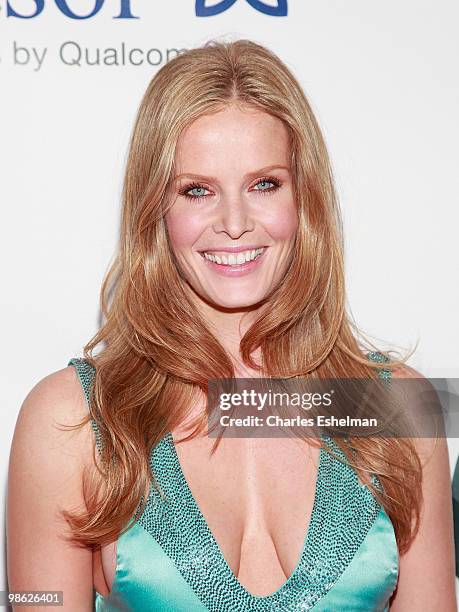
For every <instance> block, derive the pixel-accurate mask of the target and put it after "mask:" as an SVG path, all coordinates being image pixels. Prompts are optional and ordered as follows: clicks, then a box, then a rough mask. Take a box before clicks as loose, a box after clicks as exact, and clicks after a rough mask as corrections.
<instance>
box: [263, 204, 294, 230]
mask: <svg viewBox="0 0 459 612" xmlns="http://www.w3.org/2000/svg"><path fill="white" fill-rule="evenodd" d="M264 226H265V228H266V229H267V230H268V232H269V234H270V235H271V236H272V238H274V239H275V240H291V239H292V238H293V237H294V236H295V234H296V230H297V228H298V215H297V211H296V207H295V204H294V202H293V200H291V199H289V198H286V199H282V200H280V201H279V202H277V204H276V206H275V207H273V208H272V209H271V210H269V212H267V213H266V215H265V219H264Z"/></svg>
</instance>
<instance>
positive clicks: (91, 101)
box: [0, 0, 459, 588]
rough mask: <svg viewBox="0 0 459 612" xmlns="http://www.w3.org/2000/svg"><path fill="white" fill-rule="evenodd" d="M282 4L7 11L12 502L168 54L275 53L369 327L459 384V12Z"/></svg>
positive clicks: (4, 117)
mask: <svg viewBox="0 0 459 612" xmlns="http://www.w3.org/2000/svg"><path fill="white" fill-rule="evenodd" d="M224 2H226V4H227V5H229V4H230V1H228V0H224ZM200 4H206V6H208V7H212V6H215V5H219V6H220V8H222V7H223V4H222V3H221V1H217V0H213V1H208V2H207V3H204V2H201V3H200ZM277 4H278V3H277V1H274V0H263V3H262V2H260V1H258V2H257V0H251V1H249V0H237V1H235V2H233V4H232V5H231V6H228V8H227V9H226V10H224V11H223V12H220V13H219V14H216V15H214V16H198V15H197V14H196V2H195V0H167V1H166V0H163V1H161V2H160V1H159V0H155V1H154V2H152V1H150V2H149V1H146V0H105V1H104V0H98V2H96V0H67V2H65V1H64V0H9V2H7V1H6V0H0V92H1V95H0V111H1V112H0V122H1V136H0V156H1V157H0V172H1V181H0V190H1V191H0V194H1V204H2V206H1V214H2V223H1V229H2V240H1V241H0V249H1V252H0V256H1V259H0V261H1V266H2V290H1V309H2V312H1V319H0V320H1V322H2V334H1V336H2V338H3V343H4V344H3V347H4V348H3V351H2V353H3V356H2V359H3V362H2V367H1V368H0V376H1V380H0V382H1V390H2V396H3V406H2V426H1V437H2V438H1V445H0V465H1V472H0V478H1V479H2V484H1V486H2V487H3V489H2V491H6V475H7V464H8V455H9V447H10V442H11V437H12V434H13V429H14V424H15V421H16V417H17V413H18V410H19V408H20V405H21V403H22V401H23V399H24V397H25V395H26V394H27V393H28V391H29V390H30V389H31V388H32V386H33V385H34V384H35V383H36V382H38V380H39V379H41V378H42V377H44V376H46V375H47V374H49V373H50V372H52V371H55V370H57V369H60V368H63V367H65V366H66V365H67V361H68V360H69V359H70V357H72V356H78V355H81V350H82V346H83V345H84V344H85V343H86V342H87V340H88V339H89V338H90V337H91V336H92V335H93V333H94V332H95V331H96V328H97V322H98V300H99V289H100V284H101V281H102V278H103V276H104V273H105V271H106V269H107V267H108V264H109V262H110V259H111V257H112V255H113V253H114V249H115V244H116V239H117V231H118V219H119V209H120V191H121V181H122V173H123V166H124V161H125V156H126V151H127V144H128V138H129V135H130V131H131V128H132V125H133V121H134V117H135V113H136V109H137V107H138V104H139V102H140V99H141V96H142V95H143V92H144V90H145V88H146V86H147V84H148V82H149V81H150V79H151V78H152V76H153V75H154V74H155V72H156V71H157V69H158V68H159V67H160V66H162V65H164V63H166V62H167V60H168V57H173V56H174V55H175V54H176V53H177V50H179V49H186V48H190V47H194V46H198V45H201V44H203V43H205V42H206V41H207V40H209V39H211V38H225V39H228V38H229V39H235V38H251V39H253V40H255V41H257V42H260V43H263V44H265V45H267V46H268V47H270V48H271V49H272V50H273V51H275V52H276V53H278V54H279V55H280V56H281V58H282V59H283V60H284V61H285V62H286V63H287V64H288V66H289V67H290V68H291V69H292V70H293V71H294V73H295V74H296V75H297V77H298V78H299V79H300V81H301V83H302V84H303V86H304V89H305V91H306V93H307V95H308V97H309V99H310V101H311V104H312V106H313V108H314V110H315V112H316V115H317V117H318V120H319V122H320V124H321V126H322V129H323V132H324V135H325V138H326V141H327V143H328V146H329V150H330V154H331V158H332V163H333V167H334V170H335V175H336V180H337V187H338V192H339V196H340V201H341V206H342V210H343V216H344V223H345V232H346V253H345V255H346V266H347V283H348V301H349V304H350V306H351V311H352V313H353V315H354V317H355V320H356V322H357V323H358V324H359V325H360V327H361V328H362V329H363V330H364V331H365V332H367V333H368V334H370V335H371V337H373V339H375V341H377V342H378V343H379V346H381V347H385V346H388V345H389V346H394V345H395V346H397V347H401V348H408V347H410V346H412V345H413V344H414V343H415V341H416V340H417V339H419V341H420V344H419V348H418V350H417V352H416V353H415V355H414V356H413V357H412V358H411V361H410V364H411V365H412V366H413V367H415V368H416V369H418V370H420V371H421V372H422V373H423V374H424V375H426V376H431V377H457V376H458V375H459V323H458V312H459V286H458V285H459V283H458V278H459V274H458V272H459V264H458V261H459V257H458V247H457V245H458V221H459V213H458V210H459V206H458V205H459V197H458V196H459V178H458V172H457V168H458V144H457V143H458V142H459V121H458V114H457V109H458V101H459V79H458V72H459V71H458V57H459V38H458V36H457V23H458V20H459V5H458V4H457V2H455V1H453V0H441V1H440V2H431V1H430V2H427V1H425V0H404V2H400V1H399V0H397V1H395V0H385V1H384V2H382V1H379V2H376V1H370V2H369V1H368V0H347V1H346V2H343V1H342V0H329V1H327V2H325V1H324V0H288V2H287V3H286V4H288V15H287V16H275V15H268V14H266V13H264V12H262V10H260V8H263V7H268V9H266V8H265V10H269V7H271V9H273V7H275V5H277ZM280 4H282V3H280ZM261 5H263V6H261ZM257 7H258V8H257ZM95 8H96V9H100V10H98V12H97V13H96V14H94V15H93V16H92V17H89V18H87V19H76V18H72V17H71V16H69V15H66V14H65V12H67V13H70V14H71V13H72V12H73V13H76V12H78V15H79V16H85V15H89V14H90V13H92V12H94V9H95ZM13 11H15V12H16V13H17V14H21V15H24V16H26V15H29V16H31V17H30V18H19V17H15V16H14V15H13V14H12V13H13ZM35 13H36V15H35ZM130 14H132V16H135V17H138V18H129V15H130ZM33 15H35V16H33ZM119 15H121V17H122V18H114V17H117V16H119ZM134 49H137V50H134ZM97 52H98V53H99V65H90V64H94V62H95V61H96V60H97ZM134 63H137V64H139V65H134ZM449 448H450V458H451V468H452V469H453V467H454V463H455V461H456V457H457V455H458V451H459V441H458V440H457V439H450V440H449ZM4 497H5V495H3V501H4ZM0 521H1V524H2V525H3V524H4V503H3V504H2V505H1V506H0ZM0 534H1V537H2V542H1V544H2V546H1V548H0V550H2V551H3V550H4V547H5V543H4V529H2V530H1V531H0ZM0 564H1V561H0ZM0 572H1V569H0ZM4 573H5V572H3V574H4ZM0 588H6V587H5V586H0Z"/></svg>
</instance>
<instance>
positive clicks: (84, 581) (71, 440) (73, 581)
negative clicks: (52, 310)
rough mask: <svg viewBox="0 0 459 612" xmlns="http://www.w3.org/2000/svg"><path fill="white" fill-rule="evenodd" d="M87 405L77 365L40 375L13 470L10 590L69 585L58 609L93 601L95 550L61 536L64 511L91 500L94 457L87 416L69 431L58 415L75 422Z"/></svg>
mask: <svg viewBox="0 0 459 612" xmlns="http://www.w3.org/2000/svg"><path fill="white" fill-rule="evenodd" d="M86 413H87V408H86V405H85V400H84V396H83V393H82V390H81V386H80V385H79V383H78V381H77V378H76V374H75V372H74V368H72V367H67V368H64V369H63V370H59V371H58V372H54V373H53V374H50V375H49V376H47V377H46V378H44V379H43V380H41V381H40V382H39V383H38V384H37V385H36V386H35V387H34V388H33V389H32V390H31V391H30V393H29V394H28V396H27V397H26V399H25V400H24V403H23V405H22V406H21V410H20V412H19V416H18V419H17V422H16V427H15V431H14V436H13V442H12V446H11V452H10V463H9V473H8V501H7V572H8V587H9V591H21V590H23V591H30V590H59V591H63V596H64V605H63V607H62V608H60V609H63V610H68V611H72V612H73V611H75V612H89V611H90V610H92V609H93V580H92V551H91V550H90V549H87V548H79V547H76V546H75V545H71V544H70V543H68V542H66V541H65V540H64V539H63V538H62V537H61V533H62V532H63V531H64V530H65V531H67V530H68V525H67V523H66V522H65V521H64V520H63V519H62V518H61V517H60V516H59V515H58V511H59V509H61V508H66V509H72V510H73V509H76V508H80V509H81V508H85V506H84V500H83V495H82V486H81V475H82V470H83V468H84V465H85V461H88V458H89V459H91V460H92V432H91V430H90V425H89V424H88V425H87V426H85V427H83V428H81V429H78V430H73V431H65V430H63V429H59V428H58V427H57V426H56V423H57V424H71V423H76V422H78V421H80V420H81V419H82V418H83V416H84V415H85V414H86ZM19 609H20V610H22V607H18V606H14V608H13V610H14V611H16V610H19ZM48 609H49V608H48V607H43V606H37V607H34V610H48Z"/></svg>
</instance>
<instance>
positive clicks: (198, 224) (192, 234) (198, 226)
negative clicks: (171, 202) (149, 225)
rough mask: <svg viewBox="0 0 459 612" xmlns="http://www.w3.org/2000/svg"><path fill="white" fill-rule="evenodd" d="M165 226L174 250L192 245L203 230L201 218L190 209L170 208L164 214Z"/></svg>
mask: <svg viewBox="0 0 459 612" xmlns="http://www.w3.org/2000/svg"><path fill="white" fill-rule="evenodd" d="M166 226H167V232H168V234H169V238H170V241H171V244H172V247H173V249H174V250H175V251H178V250H180V249H182V248H186V247H190V246H192V245H193V244H194V243H195V242H196V241H197V240H198V238H199V236H200V235H201V233H202V232H203V230H204V227H203V221H202V218H201V217H200V215H197V214H196V212H194V211H192V210H190V209H180V210H178V209H174V208H172V209H171V210H170V211H169V212H168V213H167V214H166Z"/></svg>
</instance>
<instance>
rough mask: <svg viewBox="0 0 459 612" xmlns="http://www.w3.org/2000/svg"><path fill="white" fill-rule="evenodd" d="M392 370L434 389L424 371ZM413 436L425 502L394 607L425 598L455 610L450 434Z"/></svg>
mask: <svg viewBox="0 0 459 612" xmlns="http://www.w3.org/2000/svg"><path fill="white" fill-rule="evenodd" d="M393 376H394V377H395V378H399V379H401V378H406V379H414V378H416V379H420V387H422V389H423V390H426V389H430V390H434V387H433V386H432V384H431V382H430V381H429V380H428V379H427V378H426V377H425V376H423V374H421V373H420V372H418V371H417V370H415V369H414V368H411V367H409V366H406V365H404V366H400V367H399V368H397V370H394V371H393ZM416 386H417V385H416ZM411 440H412V441H413V443H414V446H415V448H416V451H417V453H418V456H419V458H420V460H421V464H422V497H423V502H422V507H421V514H420V523H419V529H418V532H417V535H416V537H415V539H414V541H413V542H412V544H411V546H410V548H409V550H408V551H407V552H406V553H405V554H404V555H402V556H401V557H400V577H399V582H398V586H397V590H396V593H395V597H394V599H393V600H392V602H391V608H390V609H391V612H392V611H393V612H399V611H400V612H404V611H405V610H411V609H413V610H414V609H416V610H417V609H426V608H425V602H429V604H428V605H429V607H428V609H429V610H445V612H446V611H448V612H453V611H455V610H457V601H456V587H455V558H454V532H453V517H452V503H451V479H450V465H449V458H448V445H447V439H446V438H445V436H444V435H443V436H442V435H438V436H437V437H413V438H411ZM426 576H428V577H429V580H426V579H425V577H426Z"/></svg>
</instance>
